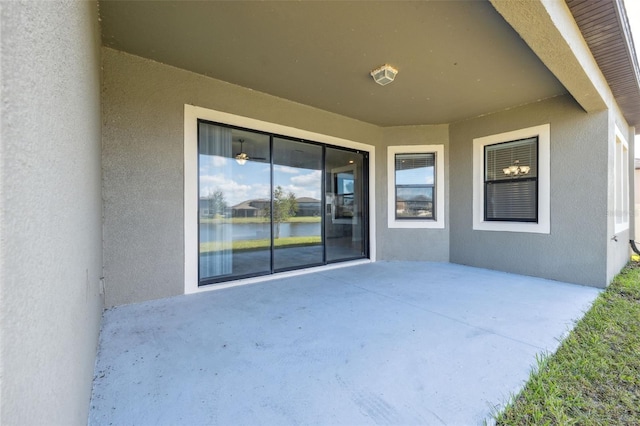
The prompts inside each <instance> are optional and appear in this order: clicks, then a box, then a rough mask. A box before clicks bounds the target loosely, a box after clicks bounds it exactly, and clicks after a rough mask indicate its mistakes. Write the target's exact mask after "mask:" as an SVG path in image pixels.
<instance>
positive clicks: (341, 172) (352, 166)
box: [324, 147, 368, 262]
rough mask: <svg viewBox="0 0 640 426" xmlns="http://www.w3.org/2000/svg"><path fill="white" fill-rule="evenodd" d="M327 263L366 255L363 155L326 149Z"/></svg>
mask: <svg viewBox="0 0 640 426" xmlns="http://www.w3.org/2000/svg"><path fill="white" fill-rule="evenodd" d="M325 165H326V167H325V192H326V211H325V222H324V223H325V246H326V252H327V255H326V261H327V262H335V261H338V260H347V259H357V258H362V257H366V256H367V251H366V247H367V246H366V238H365V237H366V229H367V220H366V219H367V215H368V213H367V209H366V203H365V194H366V185H365V178H364V177H365V176H366V174H365V173H368V171H367V170H365V166H366V156H365V154H364V153H359V152H355V151H347V150H343V149H336V148H329V147H327V148H326V154H325Z"/></svg>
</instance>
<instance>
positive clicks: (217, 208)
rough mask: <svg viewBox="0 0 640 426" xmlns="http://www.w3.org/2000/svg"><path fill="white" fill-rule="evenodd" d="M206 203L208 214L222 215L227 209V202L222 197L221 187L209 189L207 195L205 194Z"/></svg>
mask: <svg viewBox="0 0 640 426" xmlns="http://www.w3.org/2000/svg"><path fill="white" fill-rule="evenodd" d="M207 203H208V204H209V205H208V206H207V207H209V214H210V215H213V216H214V217H216V216H218V215H221V216H224V213H225V211H226V210H227V202H226V200H225V199H224V193H223V192H222V190H221V189H218V188H216V190H215V191H211V190H210V191H209V195H208V196H207Z"/></svg>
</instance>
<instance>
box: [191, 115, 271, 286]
mask: <svg viewBox="0 0 640 426" xmlns="http://www.w3.org/2000/svg"><path fill="white" fill-rule="evenodd" d="M198 132H199V134H198V151H199V156H198V161H199V194H200V201H199V203H200V205H199V208H198V216H199V217H198V219H199V239H200V241H199V243H200V256H199V258H200V268H199V269H200V283H206V282H208V281H209V282H212V281H220V279H221V278H225V277H231V276H233V277H234V278H238V277H243V276H252V275H259V274H264V273H269V272H270V271H271V221H270V217H269V214H268V212H269V205H270V201H269V200H270V195H269V194H270V192H271V186H270V183H269V182H270V179H271V174H270V170H269V168H270V167H269V153H270V148H269V144H270V141H269V136H268V135H264V134H260V133H256V132H249V131H245V130H237V129H230V128H227V127H222V126H216V125H213V124H209V123H205V122H200V123H199V127H198Z"/></svg>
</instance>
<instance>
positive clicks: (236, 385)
mask: <svg viewBox="0 0 640 426" xmlns="http://www.w3.org/2000/svg"><path fill="white" fill-rule="evenodd" d="M599 291H600V290H598V289H596V288H592V287H583V286H579V285H574V284H565V283H560V282H557V281H550V280H545V279H540V278H533V277H527V276H521V275H515V274H509V273H505V272H497V271H490V270H486V269H478V268H472V267H468V266H462V265H455V264H450V263H434V262H376V263H368V264H360V265H355V266H349V267H342V268H337V269H331V270H322V271H318V272H314V273H310V274H302V275H297V276H290V277H284V278H277V279H273V280H271V281H268V282H263V283H261V284H257V285H244V286H235V287H230V288H224V289H220V290H215V291H210V292H205V293H199V294H193V295H186V296H177V297H173V298H167V299H161V300H155V301H150V302H144V303H139V304H133V305H127V306H120V307H115V308H112V309H110V310H108V311H106V312H105V314H104V317H103V322H102V330H101V335H100V347H99V352H98V359H97V363H96V370H95V379H94V387H93V396H92V402H91V409H90V410H91V412H90V418H89V424H92V425H101V424H136V425H143V424H155V425H161V424H446V425H462V424H464V425H470V424H482V422H483V420H485V419H488V418H490V417H491V414H492V413H493V412H494V411H495V410H497V409H500V408H501V407H502V406H503V405H504V404H505V403H506V402H507V401H508V399H509V396H510V395H511V394H512V393H515V392H517V391H518V390H519V389H520V387H521V386H522V385H523V384H524V382H525V380H526V379H527V377H528V374H529V371H530V370H531V368H532V367H533V366H534V365H535V362H536V355H537V354H541V353H544V352H545V351H554V350H555V349H556V348H557V346H558V344H559V339H561V338H562V337H563V336H564V335H565V333H566V332H567V331H568V330H570V329H571V327H572V326H573V324H574V323H575V320H577V319H578V318H580V317H581V315H582V314H583V312H584V311H585V310H587V309H588V307H589V306H590V304H591V303H592V302H593V300H594V299H595V297H596V296H597V295H598V294H599Z"/></svg>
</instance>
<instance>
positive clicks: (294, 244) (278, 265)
mask: <svg viewBox="0 0 640 426" xmlns="http://www.w3.org/2000/svg"><path fill="white" fill-rule="evenodd" d="M273 187H274V189H273V217H272V220H273V230H274V233H273V243H274V244H273V268H274V270H276V271H282V270H287V269H293V268H299V267H302V266H313V265H321V264H322V263H323V245H322V223H321V222H322V217H321V216H320V202H321V194H322V147H321V146H319V145H315V144H310V143H304V142H298V141H292V140H288V139H283V138H277V137H276V138H274V139H273Z"/></svg>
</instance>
